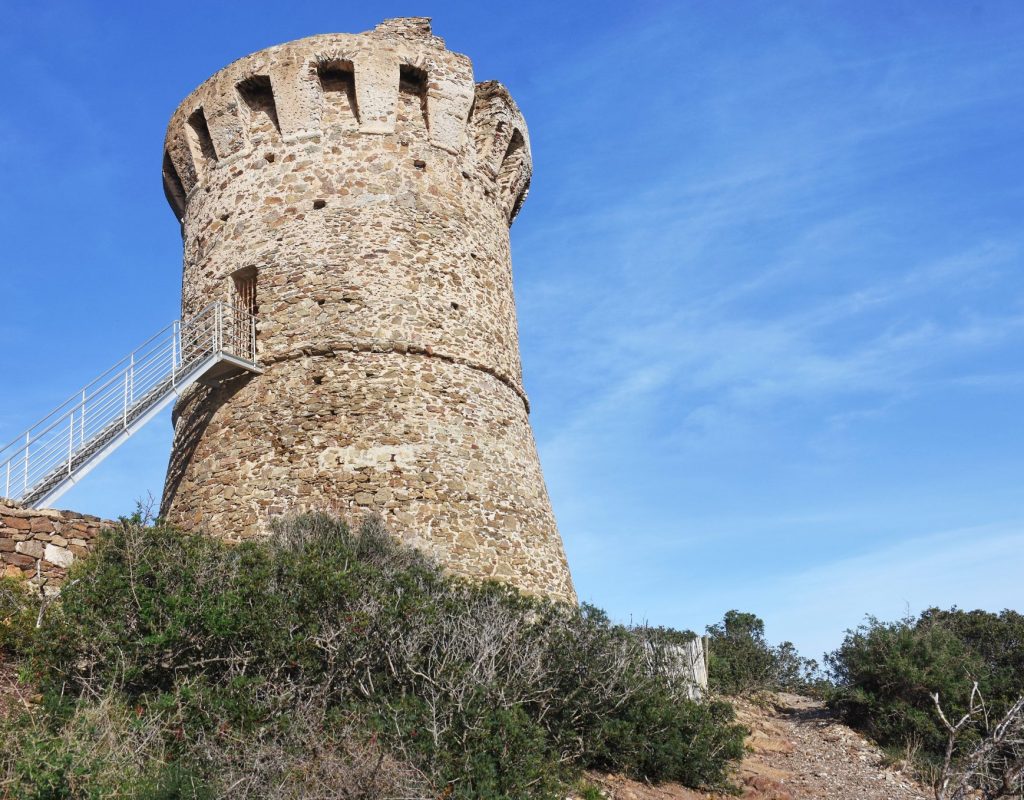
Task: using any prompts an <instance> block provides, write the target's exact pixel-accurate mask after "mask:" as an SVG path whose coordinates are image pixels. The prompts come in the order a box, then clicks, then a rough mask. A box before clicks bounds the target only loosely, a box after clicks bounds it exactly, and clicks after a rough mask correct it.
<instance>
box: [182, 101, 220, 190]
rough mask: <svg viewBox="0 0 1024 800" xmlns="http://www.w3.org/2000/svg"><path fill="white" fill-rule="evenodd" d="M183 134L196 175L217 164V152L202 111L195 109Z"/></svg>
mask: <svg viewBox="0 0 1024 800" xmlns="http://www.w3.org/2000/svg"><path fill="white" fill-rule="evenodd" d="M185 133H186V137H187V138H188V145H189V149H190V150H191V151H192V163H193V164H195V167H196V175H197V176H199V175H202V174H203V173H205V172H206V171H207V169H209V168H210V167H212V166H213V165H214V164H216V163H217V150H216V148H215V147H214V146H213V137H212V136H210V127H209V125H207V123H206V114H204V113H203V109H201V108H200V109H197V110H196V111H195V112H194V113H193V114H192V116H190V117H189V118H188V125H187V126H186V128H185Z"/></svg>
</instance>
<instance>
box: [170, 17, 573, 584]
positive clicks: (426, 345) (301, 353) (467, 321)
mask: <svg viewBox="0 0 1024 800" xmlns="http://www.w3.org/2000/svg"><path fill="white" fill-rule="evenodd" d="M530 173H531V161H530V145H529V139H528V137H527V131H526V125H525V123H524V122H523V117H522V115H521V114H520V112H519V109H518V108H517V107H516V104H515V103H514V102H513V100H512V98H511V97H510V96H509V93H508V91H506V89H505V88H504V87H503V86H501V84H499V83H496V82H487V83H475V82H474V80H473V69H472V64H471V63H470V61H469V59H468V58H466V57H465V56H463V55H459V54H458V53H453V52H450V51H449V50H447V49H445V46H444V42H443V40H442V39H440V38H438V37H436V36H433V35H432V33H431V30H430V21H429V20H428V19H423V18H409V19H395V20H388V21H386V22H383V23H381V24H380V25H378V26H377V27H376V28H375V29H374V30H372V31H369V32H367V33H363V34H359V35H349V34H327V35H322V36H313V37H310V38H308V39H300V40H298V41H294V42H289V43H288V44H283V45H279V46H277V47H271V48H269V49H267V50H262V51H260V52H258V53H253V54H252V55H250V56H247V57H245V58H243V59H240V60H239V61H236V62H234V63H233V64H231V65H230V66H228V67H225V68H224V69H223V70H221V71H220V72H218V73H217V74H215V75H214V76H213V77H211V78H209V79H208V80H207V81H206V82H205V83H203V84H202V85H201V86H200V87H199V88H198V89H196V90H195V91H194V92H192V94H191V95H189V96H188V98H187V99H186V100H185V101H184V102H183V103H182V104H181V106H179V108H178V109H177V111H176V112H175V113H174V116H173V117H172V118H171V122H170V125H169V126H168V129H167V138H166V143H165V153H164V166H163V177H164V186H165V190H166V193H167V197H168V200H169V202H170V204H171V207H172V208H173V210H174V213H175V215H176V216H177V217H178V219H179V220H180V221H181V226H182V237H183V240H184V278H183V281H182V315H183V318H185V319H188V318H189V317H190V316H191V315H193V314H195V313H196V312H197V311H198V310H200V309H202V308H203V307H204V306H205V305H206V304H207V303H209V302H211V301H213V300H228V299H232V300H233V302H235V303H236V304H238V303H241V304H244V305H247V306H249V307H251V308H253V309H254V310H255V311H256V312H257V318H258V324H257V333H256V340H257V352H258V357H259V360H260V363H261V365H262V366H263V368H264V373H263V374H262V375H255V376H251V375H250V376H246V377H241V378H235V379H233V380H231V381H228V382H227V383H225V384H222V385H220V386H219V387H216V388H208V387H199V388H197V389H196V390H195V391H193V392H192V393H191V394H188V395H186V396H185V397H183V398H182V399H181V400H180V401H179V402H178V405H177V406H176V408H175V413H174V447H173V451H172V454H171V460H170V466H169V469H168V476H167V484H166V487H165V490H164V497H163V509H162V510H163V514H164V516H166V517H167V518H168V520H169V521H170V522H172V523H174V524H176V525H179V526H181V527H183V528H186V529H202V530H205V531H207V532H208V533H211V534H215V535H222V536H225V537H227V538H232V539H237V538H245V537H249V536H254V535H259V534H261V533H264V532H265V531H266V529H267V523H268V520H269V518H270V517H272V516H274V515H276V514H280V513H284V512H287V511H295V510H308V509H333V510H336V511H340V512H342V513H349V512H359V511H364V510H365V511H371V510H375V511H379V512H381V513H382V514H383V515H384V517H385V519H386V521H387V522H388V524H389V527H390V528H391V529H392V530H394V531H395V532H396V533H397V534H399V535H400V536H402V537H403V538H404V539H405V540H406V541H408V542H409V543H411V544H413V545H415V546H418V547H420V548H421V549H423V550H425V551H427V552H430V553H432V554H433V555H434V556H435V557H437V558H438V559H439V560H440V562H441V563H443V564H444V565H445V566H446V568H448V569H449V570H450V571H452V572H454V573H457V574H461V575H466V576H470V577H477V578H479V577H493V578H497V579H499V580H504V581H508V582H510V583H512V584H514V585H516V586H518V587H520V588H521V589H523V590H525V591H527V592H531V593H536V594H544V595H548V596H551V597H554V598H558V599H562V600H568V601H575V594H574V591H573V587H572V582H571V579H570V576H569V570H568V566H567V564H566V560H565V555H564V553H563V550H562V542H561V539H560V537H559V534H558V529H557V527H556V525H555V520H554V516H553V515H552V512H551V505H550V502H549V500H548V495H547V490H546V489H545V486H544V479H543V476H542V475H541V469H540V462H539V460H538V457H537V450H536V446H535V444H534V440H533V434H532V431H531V430H530V424H529V421H528V418H527V413H528V410H529V406H528V402H527V398H526V395H525V393H524V392H523V387H522V376H521V367H520V360H519V344H518V338H517V330H516V317H515V301H514V298H513V293H512V272H511V259H510V252H509V225H510V224H511V222H512V220H513V218H514V217H515V215H516V213H517V212H518V210H519V207H520V206H521V205H522V203H523V200H524V199H525V197H526V192H527V188H528V186H529V182H530Z"/></svg>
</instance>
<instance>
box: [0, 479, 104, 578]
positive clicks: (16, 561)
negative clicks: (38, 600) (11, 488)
mask: <svg viewBox="0 0 1024 800" xmlns="http://www.w3.org/2000/svg"><path fill="white" fill-rule="evenodd" d="M112 524H113V523H111V522H107V521H105V520H102V519H100V518H99V517H91V516H88V515H87V514H78V513H76V512H74V511H54V510H51V509H35V508H25V507H24V506H21V505H19V504H17V503H15V502H13V501H11V500H4V499H0V575H4V576H6V577H15V578H27V579H28V580H29V581H30V582H31V583H33V585H35V586H36V587H38V588H39V589H41V590H42V591H44V592H46V593H52V592H54V591H56V590H57V588H58V587H59V586H60V584H61V583H62V582H63V580H64V578H65V577H66V576H67V571H68V567H70V566H71V565H72V564H73V563H74V561H75V558H77V557H79V556H84V555H85V554H86V553H87V552H88V551H89V548H90V547H91V545H92V541H93V539H95V538H96V536H97V535H98V534H99V532H100V531H101V530H102V529H104V528H109V527H110V526H111V525H112Z"/></svg>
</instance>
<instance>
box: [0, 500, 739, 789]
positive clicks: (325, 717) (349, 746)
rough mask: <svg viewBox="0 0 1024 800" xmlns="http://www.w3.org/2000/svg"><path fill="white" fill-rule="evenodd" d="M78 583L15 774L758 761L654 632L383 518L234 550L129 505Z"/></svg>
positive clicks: (322, 523) (368, 773)
mask: <svg viewBox="0 0 1024 800" xmlns="http://www.w3.org/2000/svg"><path fill="white" fill-rule="evenodd" d="M71 578H72V579H73V582H70V583H69V584H68V588H67V589H66V590H65V592H64V594H63V596H62V598H61V601H60V602H59V603H56V604H54V605H52V606H51V607H50V608H49V609H48V610H47V612H46V615H45V617H44V622H43V627H42V629H41V630H40V631H39V635H38V636H36V637H35V639H34V641H35V644H34V646H33V649H32V652H31V656H30V659H29V663H30V665H31V669H32V672H33V674H34V675H35V677H36V680H37V682H38V684H39V687H40V690H41V692H42V693H43V696H44V703H43V710H42V711H41V713H40V714H37V715H35V716H34V717H30V718H24V719H21V720H20V721H18V722H15V723H9V724H8V732H7V741H6V742H5V745H6V746H5V747H4V750H3V752H2V754H0V775H3V774H4V773H5V772H6V776H7V777H6V783H4V784H0V792H2V789H3V788H6V789H7V790H8V791H9V793H12V794H14V795H16V796H34V795H32V792H37V795H35V796H39V797H43V796H47V797H93V796H97V797H98V796H110V793H113V794H117V792H118V791H119V792H121V794H117V796H121V795H124V796H139V795H133V794H132V793H131V792H129V791H128V789H127V788H124V787H128V786H132V785H138V786H148V787H150V788H149V789H147V791H150V792H151V794H150V795H146V796H152V792H155V791H156V789H153V788H152V787H158V788H159V791H160V792H161V793H162V794H161V796H164V797H193V796H196V797H198V796H201V795H202V794H203V793H204V792H206V793H208V794H210V795H212V796H226V795H228V794H230V795H231V796H232V797H313V798H316V797H325V798H326V797H363V798H376V797H394V796H401V797H436V796H439V795H443V796H445V797H448V798H467V799H468V798H473V800H487V799H494V800H497V799H498V798H510V799H511V798H531V797H536V798H562V797H564V796H565V790H566V787H567V786H568V785H570V784H571V782H572V781H574V780H575V779H576V778H577V777H578V776H579V774H580V773H581V771H582V770H583V769H586V768H600V769H614V770H616V771H621V772H624V773H626V774H629V775H631V776H633V777H636V778H640V779H645V780H649V781H665V780H678V781H682V782H684V783H686V784H688V785H690V786H698V785H706V786H724V785H725V784H726V780H727V772H728V769H729V767H730V765H731V764H733V763H734V762H735V761H736V760H738V759H739V758H740V757H741V756H742V752H743V737H744V730H743V729H742V728H741V727H740V726H738V725H735V724H734V723H733V718H732V710H731V708H730V707H729V706H727V705H725V704H720V703H712V704H700V703H696V702H693V701H691V700H689V699H688V697H687V687H686V686H685V684H684V683H683V682H682V681H681V680H680V678H679V677H678V676H674V675H670V674H665V672H663V671H660V670H657V669H654V668H652V666H651V659H650V656H649V648H648V647H647V644H646V639H645V637H644V636H642V635H640V634H639V633H638V632H637V631H634V630H632V629H628V628H625V627H623V626H619V625H614V624H612V623H611V622H610V621H609V620H608V618H607V617H606V616H605V615H604V614H603V613H601V612H600V611H598V610H597V609H594V608H590V607H584V608H583V609H572V608H568V607H565V606H563V605H557V604H553V603H549V602H546V601H542V600H537V599H531V598H527V597H524V596H522V595H520V594H519V593H517V592H515V591H514V590H512V589H509V588H506V587H503V586H500V585H497V584H483V585H477V584H469V583H466V582H463V581H460V580H457V579H454V578H449V577H446V576H444V575H442V573H441V572H440V571H439V569H438V568H437V567H436V566H435V565H433V564H432V563H430V562H429V561H427V560H426V559H425V558H423V557H422V556H421V555H419V554H417V553H416V552H414V551H412V550H410V549H408V548H405V547H403V546H401V545H400V544H399V543H398V542H397V541H396V540H395V539H394V538H393V537H391V536H390V535H389V534H387V532H386V531H384V530H383V528H382V526H381V524H380V522H379V521H376V520H370V521H368V522H367V523H366V524H364V525H363V526H362V528H361V529H360V530H359V531H356V532H353V531H350V530H349V529H348V528H347V527H346V526H345V525H344V524H342V523H341V522H339V521H338V520H336V519H333V518H331V517H327V516H323V515H310V516H305V517H300V518H296V519H292V520H288V521H285V522H282V523H280V524H279V525H278V526H277V530H276V536H273V537H270V538H269V539H268V540H261V541H255V542H246V543H244V544H241V545H237V546H234V547H231V546H227V545H224V544H222V543H221V542H219V541H217V540H215V539H213V538H210V537H205V536H190V535H184V534H181V533H178V532H176V531H173V530H170V529H167V528H163V527H156V528H144V527H142V526H141V525H139V524H132V523H127V524H124V525H122V526H121V527H120V528H119V529H117V530H115V531H112V532H109V533H108V534H106V535H105V536H104V537H103V538H102V539H101V542H100V544H99V546H98V549H97V550H96V552H95V553H94V554H93V555H92V556H91V557H90V558H89V559H87V560H85V561H83V562H82V563H80V564H78V565H76V566H75V568H74V569H73V574H72V576H71ZM663 635H667V634H663ZM674 635H675V636H679V634H677V633H676V634H674ZM100 703H108V704H109V707H110V708H111V709H116V710H117V713H116V714H113V716H109V717H104V718H103V719H104V720H106V721H105V722H103V723H102V724H94V725H88V724H85V723H84V722H83V720H88V719H91V717H90V715H91V714H93V713H94V712H95V709H96V707H97V705H98V704H100ZM26 726H28V727H26ZM83 726H84V727H83ZM26 730H30V732H31V735H24V734H25V731H26ZM126 742H132V743H134V746H133V747H132V748H127V750H126V748H124V747H123V745H124V743H126ZM129 750H130V754H126V753H127V751H129ZM83 754H86V755H88V756H89V757H88V758H87V757H86V756H85V755H83ZM40 765H45V770H44V772H45V775H44V774H43V772H41V770H43V767H42V766H40ZM112 765H119V766H112ZM118 774H123V775H124V779H123V785H122V787H121V788H120V789H118V790H117V791H114V790H109V792H108V786H109V785H111V781H112V780H113V778H109V776H111V775H118ZM40 787H50V788H46V789H45V790H44V789H42V788H40ZM40 791H43V793H42V794H38V792H40ZM133 791H134V790H133Z"/></svg>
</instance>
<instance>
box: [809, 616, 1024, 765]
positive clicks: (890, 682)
mask: <svg viewBox="0 0 1024 800" xmlns="http://www.w3.org/2000/svg"><path fill="white" fill-rule="evenodd" d="M826 661H827V664H828V666H829V669H830V670H831V672H832V674H833V676H834V678H835V682H836V687H835V689H834V690H833V692H832V693H831V697H830V700H829V702H830V705H831V706H832V707H833V708H834V709H836V710H837V711H839V712H840V713H841V714H842V715H843V716H844V718H845V719H846V720H847V721H848V723H849V724H850V725H852V726H854V727H856V728H859V729H860V730H862V731H864V732H866V733H867V734H868V735H870V736H871V737H872V738H874V739H875V740H876V741H878V742H879V743H880V744H882V745H884V746H887V747H892V748H905V747H908V746H910V747H912V748H919V749H920V752H921V754H922V755H923V756H926V757H928V756H930V757H932V758H938V757H940V756H941V755H942V753H943V751H944V748H945V745H946V732H945V731H944V729H943V728H942V726H941V724H940V722H939V720H938V717H937V715H936V712H935V708H934V704H933V701H932V698H931V695H932V694H934V693H936V692H937V693H938V694H939V696H940V699H941V701H942V705H943V708H944V709H945V711H946V714H947V716H949V717H950V718H952V719H957V718H959V717H960V716H961V715H963V714H964V713H965V711H966V710H967V708H968V704H969V702H970V695H971V691H972V688H973V685H974V682H975V681H977V683H978V686H979V688H980V690H981V693H982V696H983V697H984V698H985V702H986V704H987V707H988V712H989V716H990V718H992V719H998V717H999V716H1001V715H1002V714H1003V713H1004V712H1005V710H1006V709H1007V708H1008V707H1009V706H1010V705H1011V704H1012V703H1013V701H1014V700H1016V699H1017V697H1019V696H1020V695H1021V694H1024V669H1022V668H1024V617H1022V616H1021V615H1020V614H1018V613H1016V612H1013V611H1004V612H1002V613H1001V614H991V613H988V612H985V611H970V612H967V611H961V610H959V609H956V608H954V609H951V610H949V611H943V610H940V609H935V608H933V609H929V610H928V611H925V612H924V613H923V614H921V616H920V617H919V618H917V619H914V618H912V617H908V618H905V619H901V620H898V621H896V622H881V621H879V620H877V619H875V618H872V617H869V618H868V621H867V622H866V623H865V624H864V625H861V626H860V627H859V628H857V629H856V630H852V631H848V632H847V635H846V638H845V640H844V641H843V643H842V645H840V647H839V648H838V649H837V650H836V651H834V652H833V653H831V654H830V655H829V656H827V658H826ZM977 735H978V731H977V730H973V731H972V730H968V731H966V732H965V734H964V736H963V737H962V739H961V744H962V745H969V744H970V742H971V741H973V739H974V738H975V737H976V736H977Z"/></svg>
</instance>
